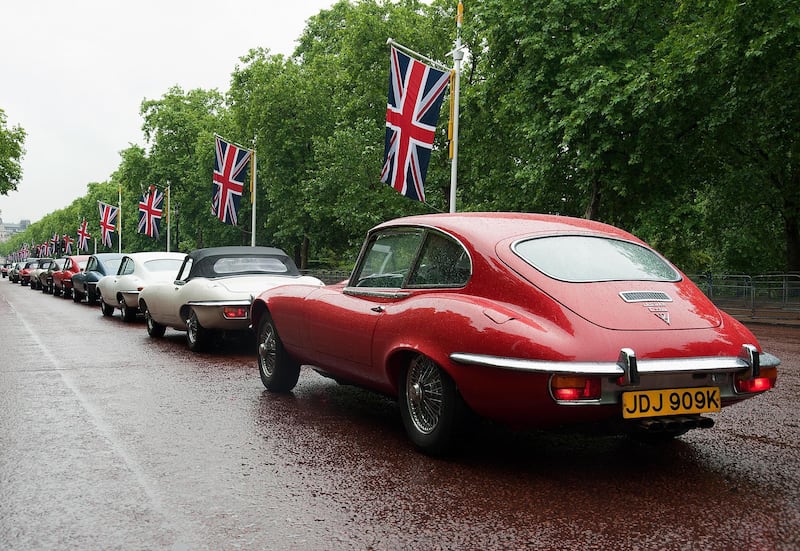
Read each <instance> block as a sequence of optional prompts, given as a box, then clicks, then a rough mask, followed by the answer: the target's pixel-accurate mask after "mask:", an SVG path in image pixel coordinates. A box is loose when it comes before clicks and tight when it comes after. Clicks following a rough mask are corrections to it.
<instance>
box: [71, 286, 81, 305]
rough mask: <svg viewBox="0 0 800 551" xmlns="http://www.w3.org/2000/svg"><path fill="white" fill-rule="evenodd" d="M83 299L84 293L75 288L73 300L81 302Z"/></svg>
mask: <svg viewBox="0 0 800 551" xmlns="http://www.w3.org/2000/svg"><path fill="white" fill-rule="evenodd" d="M82 300H83V293H81V292H80V291H76V290H75V289H73V290H72V301H73V302H81V301H82Z"/></svg>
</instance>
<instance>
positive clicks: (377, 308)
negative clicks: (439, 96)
mask: <svg viewBox="0 0 800 551" xmlns="http://www.w3.org/2000/svg"><path fill="white" fill-rule="evenodd" d="M385 309H386V308H384V307H383V306H373V307H372V308H370V310H372V311H373V312H378V313H379V314H380V313H381V312H383V311H384V310H385Z"/></svg>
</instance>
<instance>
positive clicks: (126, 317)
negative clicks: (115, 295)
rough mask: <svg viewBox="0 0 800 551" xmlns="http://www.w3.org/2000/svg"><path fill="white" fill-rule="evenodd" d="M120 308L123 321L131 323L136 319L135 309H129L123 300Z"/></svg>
mask: <svg viewBox="0 0 800 551" xmlns="http://www.w3.org/2000/svg"><path fill="white" fill-rule="evenodd" d="M120 307H121V308H122V320H123V321H128V322H131V321H134V320H135V319H136V312H137V311H138V309H137V308H131V307H130V306H128V304H127V303H126V302H125V301H124V300H123V301H122V302H121V303H120Z"/></svg>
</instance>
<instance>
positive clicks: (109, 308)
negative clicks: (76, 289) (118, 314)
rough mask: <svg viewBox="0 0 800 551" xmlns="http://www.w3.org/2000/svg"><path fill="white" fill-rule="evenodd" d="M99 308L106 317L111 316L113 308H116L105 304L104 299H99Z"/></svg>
mask: <svg viewBox="0 0 800 551" xmlns="http://www.w3.org/2000/svg"><path fill="white" fill-rule="evenodd" d="M100 310H102V312H103V315H104V316H106V317H107V318H110V317H111V316H113V315H114V310H116V308H114V307H113V306H110V305H108V304H106V303H105V301H102V300H101V301H100Z"/></svg>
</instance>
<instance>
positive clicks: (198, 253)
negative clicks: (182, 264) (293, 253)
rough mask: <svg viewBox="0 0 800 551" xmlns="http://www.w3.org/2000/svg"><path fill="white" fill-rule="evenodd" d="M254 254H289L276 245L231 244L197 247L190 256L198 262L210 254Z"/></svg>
mask: <svg viewBox="0 0 800 551" xmlns="http://www.w3.org/2000/svg"><path fill="white" fill-rule="evenodd" d="M253 255H256V256H257V255H269V256H275V255H277V256H287V255H286V253H285V252H283V251H282V250H281V249H278V248H276V247H246V246H231V247H207V248H205V249H195V250H193V251H192V252H190V253H189V258H191V259H192V260H194V261H195V262H197V261H198V260H202V259H203V258H207V257H210V256H253Z"/></svg>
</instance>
